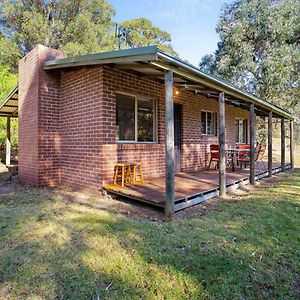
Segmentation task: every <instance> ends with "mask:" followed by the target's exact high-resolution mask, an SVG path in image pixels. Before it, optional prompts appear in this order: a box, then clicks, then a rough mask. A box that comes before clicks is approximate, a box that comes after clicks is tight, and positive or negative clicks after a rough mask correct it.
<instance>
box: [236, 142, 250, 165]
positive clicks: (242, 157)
mask: <svg viewBox="0 0 300 300" xmlns="http://www.w3.org/2000/svg"><path fill="white" fill-rule="evenodd" d="M238 149H239V150H247V151H245V152H243V151H239V152H238V155H237V162H238V163H239V164H240V168H241V169H242V165H243V162H244V164H245V165H246V163H245V162H247V161H248V160H249V161H250V152H249V150H250V145H249V144H245V145H239V146H238Z"/></svg>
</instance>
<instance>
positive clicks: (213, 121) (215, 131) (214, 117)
mask: <svg viewBox="0 0 300 300" xmlns="http://www.w3.org/2000/svg"><path fill="white" fill-rule="evenodd" d="M203 112H204V113H205V114H206V120H205V121H206V122H205V125H206V126H205V128H206V133H203V132H202V113H203ZM207 113H210V114H211V115H212V117H213V120H212V124H213V133H207ZM217 118H218V117H217V112H215V111H212V110H201V111H200V133H201V135H204V136H216V135H217V127H218V125H217Z"/></svg>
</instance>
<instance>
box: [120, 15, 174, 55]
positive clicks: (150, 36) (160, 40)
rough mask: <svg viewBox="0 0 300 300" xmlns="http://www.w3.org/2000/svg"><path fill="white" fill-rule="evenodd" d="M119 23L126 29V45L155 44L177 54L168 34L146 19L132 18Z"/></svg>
mask: <svg viewBox="0 0 300 300" xmlns="http://www.w3.org/2000/svg"><path fill="white" fill-rule="evenodd" d="M120 25H121V26H122V27H123V28H126V29H128V32H129V34H128V39H127V41H126V42H127V46H129V47H142V46H151V45H157V46H158V48H159V49H161V50H162V51H165V52H168V53H170V54H173V55H177V53H176V52H175V51H174V50H173V48H172V45H171V36H170V34H169V33H168V32H166V31H163V30H161V29H159V28H158V27H156V26H154V25H153V24H152V23H151V21H149V20H148V19H146V18H139V19H133V20H130V21H125V22H123V23H121V24H120Z"/></svg>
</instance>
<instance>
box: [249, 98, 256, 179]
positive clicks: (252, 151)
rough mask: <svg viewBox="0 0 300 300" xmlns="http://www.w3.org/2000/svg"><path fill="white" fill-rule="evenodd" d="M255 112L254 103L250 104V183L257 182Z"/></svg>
mask: <svg viewBox="0 0 300 300" xmlns="http://www.w3.org/2000/svg"><path fill="white" fill-rule="evenodd" d="M254 142H255V113H254V104H253V103H251V104H250V184H254V183H255V160H254V156H255V145H254Z"/></svg>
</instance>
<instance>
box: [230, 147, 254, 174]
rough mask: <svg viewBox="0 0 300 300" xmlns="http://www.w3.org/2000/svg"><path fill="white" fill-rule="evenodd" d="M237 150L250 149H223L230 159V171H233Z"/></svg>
mask: <svg viewBox="0 0 300 300" xmlns="http://www.w3.org/2000/svg"><path fill="white" fill-rule="evenodd" d="M239 152H250V149H225V153H226V157H228V158H229V159H230V160H231V168H232V172H235V165H236V156H237V153H239Z"/></svg>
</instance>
